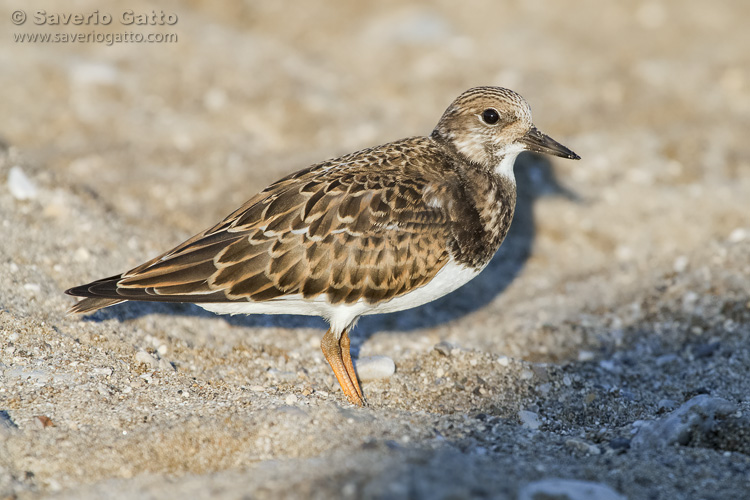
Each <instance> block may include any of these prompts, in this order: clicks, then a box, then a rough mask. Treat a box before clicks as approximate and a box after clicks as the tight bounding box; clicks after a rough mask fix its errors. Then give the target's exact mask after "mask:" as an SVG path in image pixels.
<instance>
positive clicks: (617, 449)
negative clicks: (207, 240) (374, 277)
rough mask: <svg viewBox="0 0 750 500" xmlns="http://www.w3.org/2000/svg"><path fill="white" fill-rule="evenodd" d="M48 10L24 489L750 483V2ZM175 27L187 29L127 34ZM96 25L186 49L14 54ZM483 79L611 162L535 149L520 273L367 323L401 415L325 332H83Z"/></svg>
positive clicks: (22, 222) (728, 488) (280, 327)
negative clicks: (288, 189)
mask: <svg viewBox="0 0 750 500" xmlns="http://www.w3.org/2000/svg"><path fill="white" fill-rule="evenodd" d="M36 4H39V5H38V6H36ZM19 5H20V4H19ZM25 5H26V4H24V7H23V9H25V10H26V14H27V21H26V23H25V24H23V25H14V24H13V23H12V21H11V19H12V16H14V15H16V14H13V10H14V7H12V6H10V5H8V3H5V4H3V5H2V6H0V23H2V26H3V36H2V41H0V88H2V89H3V92H2V96H1V97H0V108H1V109H2V117H3V119H2V120H1V121H0V139H1V142H2V146H1V148H0V224H1V226H2V233H1V234H2V235H3V242H2V244H1V245H0V498H49V497H53V498H76V499H94V498H104V497H108V498H123V499H125V498H128V499H130V498H177V497H180V498H217V497H221V498H284V497H290V498H295V497H297V498H331V497H341V498H425V499H426V498H430V499H432V498H472V497H476V498H509V499H511V498H522V499H531V498H536V499H539V498H569V499H591V498H603V499H606V498H630V499H636V498H647V499H672V498H707V499H708V498H715V499H720V498H721V499H725V498H742V497H745V496H746V495H747V491H748V490H749V489H750V379H749V378H748V377H747V373H748V371H749V370H750V353H749V352H748V349H747V345H748V339H750V258H749V257H750V220H749V219H748V214H749V213H750V146H749V145H748V131H750V70H749V69H748V68H750V31H749V30H747V19H749V18H750V4H748V3H747V2H744V1H741V0H737V1H734V2H731V1H717V2H711V3H699V2H693V3H689V4H686V3H684V2H679V1H677V0H674V1H664V2H659V1H653V2H648V1H647V2H633V1H625V2H616V3H615V2H606V3H603V2H596V1H593V0H591V1H583V2H572V1H571V2H554V3H553V2H479V1H465V2H436V3H434V4H427V3H419V4H417V3H415V4H411V5H406V4H403V3H402V2H395V1H386V2H378V3H377V4H375V3H372V4H371V5H364V4H359V3H357V4H355V3H354V2H343V1H338V2H325V3H324V2H317V1H315V2H246V3H244V4H240V3H232V4H231V5H232V6H226V7H217V6H216V5H215V4H213V3H210V2H202V1H198V0H195V1H191V2H183V3H179V4H178V3H162V4H161V5H160V6H159V8H158V9H155V7H154V5H153V4H150V3H145V2H140V1H132V2H128V3H127V5H124V4H123V6H122V7H107V8H106V9H105V8H103V7H101V4H100V3H97V2H93V1H78V2H70V6H68V7H64V8H63V7H60V3H59V2H48V3H46V6H45V4H44V3H43V2H35V7H33V8H31V7H28V6H25ZM97 8H98V9H99V11H100V12H101V13H105V12H108V13H110V14H111V15H112V16H113V22H111V23H110V24H109V25H106V26H104V25H99V26H97V25H88V26H86V25H84V26H73V25H67V26H65V25H53V26H50V25H49V24H44V25H37V24H35V17H34V16H35V12H36V11H37V10H46V11H47V13H48V14H50V13H58V14H70V13H82V14H88V13H92V12H94V11H95V10H96V9H97ZM154 9H155V10H156V11H157V13H158V12H159V11H160V10H163V11H164V12H165V13H168V14H169V13H174V14H176V15H177V16H178V22H177V23H176V24H174V25H164V26H160V25H157V26H123V25H122V24H120V16H121V14H122V13H123V12H125V11H128V10H133V11H135V12H136V13H138V12H145V13H150V12H151V11H152V10H154ZM14 19H16V20H17V19H18V18H14ZM37 20H38V19H37ZM91 32H97V33H100V34H102V33H120V32H132V33H136V34H148V33H161V34H165V33H176V34H177V35H178V41H177V42H176V43H163V44H156V43H151V44H148V43H142V44H139V43H119V44H113V45H112V46H107V45H106V44H97V43H46V44H45V43H28V42H27V43H20V42H14V39H13V35H14V34H19V33H21V34H22V33H32V34H33V33H41V34H44V33H52V34H54V33H84V34H87V33H91ZM480 84H485V85H501V86H507V87H510V88H513V89H514V90H517V91H519V92H520V93H521V94H522V95H524V96H525V97H526V98H527V100H528V101H529V102H530V103H531V106H532V108H533V110H534V117H535V120H534V121H535V123H536V124H537V125H538V126H539V128H540V129H542V130H543V131H545V132H547V133H548V134H550V135H551V136H552V137H554V138H556V139H558V140H559V141H561V142H562V143H564V144H566V145H567V146H569V147H571V148H572V149H573V150H575V151H576V152H577V153H579V154H580V155H581V156H582V157H583V159H582V160H581V161H579V162H566V161H558V160H557V159H555V160H553V161H551V162H550V161H549V160H548V159H546V158H540V157H537V156H533V155H522V156H521V157H520V158H519V160H518V162H517V164H516V171H517V174H518V177H519V190H520V198H519V206H518V213H517V216H516V219H515V221H514V226H513V228H512V232H511V235H510V236H509V238H508V240H507V241H506V243H505V245H504V246H503V248H502V249H501V251H500V252H499V253H498V255H497V256H496V258H495V259H494V260H493V262H492V264H491V265H490V266H489V268H488V269H487V270H486V271H485V272H484V273H483V274H482V275H481V276H480V277H479V278H477V279H476V280H475V281H474V282H472V283H470V284H469V285H467V286H465V287H464V288H462V289H461V290H459V291H457V292H455V293H454V294H452V295H450V296H448V297H445V298H444V299H441V300H440V301H438V302H436V303H433V304H429V305H426V306H424V307H422V308H419V309H416V310H413V311H407V312H403V313H399V314H394V315H389V316H380V317H370V318H366V319H364V320H362V321H361V322H360V324H359V326H358V328H357V329H356V330H355V332H354V334H353V337H354V338H353V343H354V349H355V351H356V353H357V355H358V356H359V357H363V358H365V357H369V356H375V355H386V356H389V357H390V358H391V359H393V360H394V361H395V364H396V373H395V374H394V375H393V376H391V377H389V378H386V379H380V380H373V381H368V382H365V383H363V388H364V391H365V392H366V395H367V398H368V400H369V402H370V407H369V408H365V409H360V408H355V407H352V406H351V405H349V404H347V403H346V402H345V400H344V399H343V397H342V394H341V392H340V390H339V388H338V386H337V384H336V382H335V380H334V378H333V375H332V373H331V371H330V369H329V368H328V366H327V365H326V364H325V361H324V359H323V356H322V354H321V352H320V349H319V341H320V337H321V335H322V333H323V331H324V328H325V325H324V323H323V322H322V321H321V320H319V319H315V318H304V317H295V316H285V317H282V316H278V317H271V316H255V317H246V318H244V317H243V318H238V317H233V318H229V317H218V316H214V315H211V314H209V313H206V312H203V311H202V310H201V309H199V308H197V307H194V306H189V305H174V306H168V305H159V304H125V305H120V306H117V307H114V308H110V309H108V310H105V311H102V312H100V313H98V314H95V315H93V316H91V317H88V318H83V319H81V318H76V317H66V316H65V310H66V309H67V307H69V306H70V305H71V304H72V302H73V299H72V298H70V297H67V296H65V295H63V293H62V292H63V290H65V289H66V288H68V287H70V286H73V285H77V284H81V283H83V282H87V281H90V280H93V279H96V278H100V277H104V276H108V275H111V274H114V273H117V272H121V271H124V270H126V269H128V268H130V267H132V266H134V265H136V264H139V263H140V262H142V261H143V260H145V259H147V258H150V257H152V256H154V255H156V254H158V253H160V252H161V251H162V250H165V249H167V248H169V247H171V246H172V245H174V244H177V243H179V242H180V241H182V240H183V239H184V238H186V237H188V236H190V235H192V234H193V233H195V232H197V231H198V230H200V229H202V228H204V227H206V226H208V225H209V224H211V223H213V222H215V221H216V220H218V219H219V218H221V217H223V216H224V215H226V214H227V213H229V212H230V211H232V210H233V209H234V208H236V207H237V206H239V204H241V203H242V202H243V201H244V200H245V199H247V198H249V197H250V196H251V195H253V194H254V193H256V192H257V191H258V190H260V189H262V188H263V187H265V185H266V184H268V183H269V182H271V181H273V180H275V179H276V178H278V177H280V176H282V175H285V174H287V173H290V172H292V171H294V170H296V169H299V168H302V167H304V166H307V165H308V164H310V163H313V162H315V161H319V160H322V159H325V158H329V157H333V156H336V155H339V154H342V153H346V152H350V151H354V150H356V149H359V148H363V147H367V146H371V145H374V144H378V143H383V142H387V141H390V140H394V139H398V138H401V137H405V136H409V135H419V134H426V133H429V131H430V130H431V129H432V127H433V126H434V124H435V123H436V122H437V119H438V118H439V116H440V114H441V113H442V111H443V110H444V108H445V107H446V106H447V105H448V103H450V101H451V100H453V98H455V97H456V96H457V95H458V94H459V93H460V92H462V91H463V90H465V89H467V88H469V87H471V86H474V85H480ZM563 479H564V480H576V481H579V482H570V481H568V482H566V481H563ZM544 495H547V496H544ZM554 495H557V496H554Z"/></svg>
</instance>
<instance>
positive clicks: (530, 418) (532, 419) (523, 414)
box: [518, 410, 542, 431]
mask: <svg viewBox="0 0 750 500" xmlns="http://www.w3.org/2000/svg"><path fill="white" fill-rule="evenodd" d="M518 419H519V420H520V421H521V425H522V426H523V427H524V428H526V429H531V430H533V431H535V430H537V429H539V427H541V425H542V423H541V422H540V421H539V415H537V414H536V413H534V412H533V411H528V410H520V411H519V412H518Z"/></svg>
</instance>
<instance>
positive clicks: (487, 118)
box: [482, 108, 500, 125]
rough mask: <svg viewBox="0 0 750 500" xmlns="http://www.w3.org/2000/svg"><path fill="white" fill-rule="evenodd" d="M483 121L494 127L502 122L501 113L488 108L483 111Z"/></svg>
mask: <svg viewBox="0 0 750 500" xmlns="http://www.w3.org/2000/svg"><path fill="white" fill-rule="evenodd" d="M482 120H483V121H484V123H486V124H487V125H494V124H496V123H497V122H498V120H500V113H498V112H497V110H496V109H493V108H487V109H485V110H484V111H482Z"/></svg>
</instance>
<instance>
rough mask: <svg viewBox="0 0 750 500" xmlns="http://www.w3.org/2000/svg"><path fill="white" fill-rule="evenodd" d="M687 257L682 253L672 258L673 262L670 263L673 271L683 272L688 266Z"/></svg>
mask: <svg viewBox="0 0 750 500" xmlns="http://www.w3.org/2000/svg"><path fill="white" fill-rule="evenodd" d="M688 263H689V261H688V258H687V257H685V256H684V255H680V256H679V257H677V258H676V259H675V260H674V263H673V264H672V269H674V272H676V273H678V274H681V273H684V272H685V270H686V269H687V267H688Z"/></svg>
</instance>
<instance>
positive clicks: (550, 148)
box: [521, 126, 581, 160]
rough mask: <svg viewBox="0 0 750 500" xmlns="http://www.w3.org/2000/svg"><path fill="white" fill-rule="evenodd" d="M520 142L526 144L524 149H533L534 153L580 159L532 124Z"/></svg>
mask: <svg viewBox="0 0 750 500" xmlns="http://www.w3.org/2000/svg"><path fill="white" fill-rule="evenodd" d="M521 142H522V143H523V144H524V145H525V146H526V149H528V150H529V151H533V152H534V153H543V154H548V155H553V156H559V157H560V158H569V159H571V160H580V159H581V157H580V156H578V155H577V154H575V153H574V152H573V151H571V150H569V149H568V148H566V147H565V146H563V145H562V144H560V143H559V142H557V141H556V140H554V139H553V138H552V137H550V136H548V135H545V134H543V133H541V132H539V130H538V129H537V128H536V127H534V126H532V127H531V129H530V130H529V131H528V132H526V135H525V136H523V137H522V138H521Z"/></svg>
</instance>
